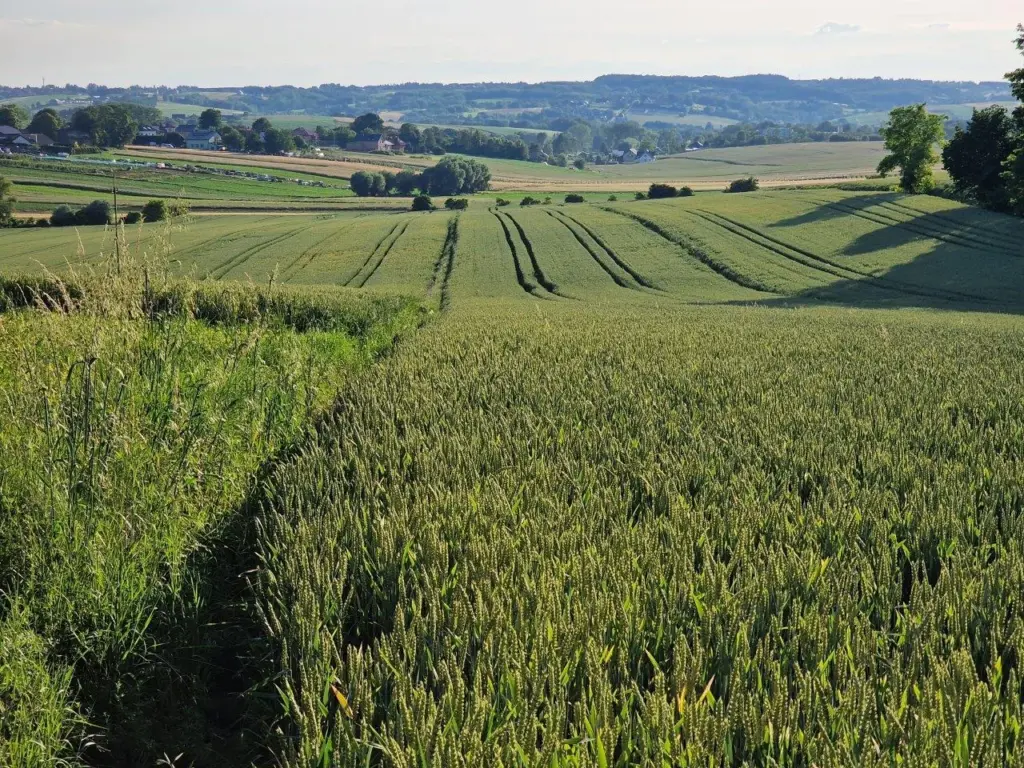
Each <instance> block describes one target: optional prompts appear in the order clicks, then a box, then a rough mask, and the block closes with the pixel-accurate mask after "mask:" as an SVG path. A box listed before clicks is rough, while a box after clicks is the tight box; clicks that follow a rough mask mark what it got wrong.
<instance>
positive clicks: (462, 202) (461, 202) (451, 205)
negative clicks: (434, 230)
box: [444, 197, 469, 211]
mask: <svg viewBox="0 0 1024 768" xmlns="http://www.w3.org/2000/svg"><path fill="white" fill-rule="evenodd" d="M444 207H445V208H447V209H448V210H449V211H464V210H466V209H467V208H469V200H467V199H466V198H464V197H449V198H448V199H447V200H445V201H444Z"/></svg>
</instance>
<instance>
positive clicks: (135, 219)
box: [124, 211, 142, 224]
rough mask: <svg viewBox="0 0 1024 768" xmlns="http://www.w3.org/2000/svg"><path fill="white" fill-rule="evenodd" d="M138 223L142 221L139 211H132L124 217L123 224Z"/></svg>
mask: <svg viewBox="0 0 1024 768" xmlns="http://www.w3.org/2000/svg"><path fill="white" fill-rule="evenodd" d="M140 221H142V212H141V211H132V212H131V213H129V214H128V215H127V216H125V217H124V223H125V224H138V223H139V222H140Z"/></svg>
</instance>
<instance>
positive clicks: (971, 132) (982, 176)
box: [942, 107, 1014, 211]
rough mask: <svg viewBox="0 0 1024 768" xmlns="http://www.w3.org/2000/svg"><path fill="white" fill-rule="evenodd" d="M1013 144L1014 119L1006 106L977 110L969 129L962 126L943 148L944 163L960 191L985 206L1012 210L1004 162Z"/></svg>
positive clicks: (954, 184) (967, 198)
mask: <svg viewBox="0 0 1024 768" xmlns="http://www.w3.org/2000/svg"><path fill="white" fill-rule="evenodd" d="M1013 146H1014V125H1013V120H1012V119H1011V118H1010V115H1009V114H1007V112H1006V110H1005V109H1003V108H1002V107H989V108H987V109H976V110H974V114H973V116H972V117H971V120H970V122H968V123H967V129H966V130H964V129H962V128H959V127H958V128H957V129H956V132H955V133H954V134H953V138H952V139H951V140H950V142H949V143H948V144H947V145H946V146H945V148H944V149H943V150H942V162H943V165H944V166H945V168H946V170H947V171H948V172H949V176H950V178H951V179H952V181H953V188H954V189H955V190H956V192H957V194H958V195H959V196H960V197H961V198H963V199H965V200H970V201H973V202H976V203H978V204H979V205H982V206H984V207H985V208H991V209H992V210H996V211H1006V210H1008V209H1009V207H1010V200H1009V191H1008V189H1007V183H1006V181H1007V180H1006V178H1005V175H1004V164H1005V163H1006V158H1008V157H1009V156H1010V154H1011V153H1012V152H1013Z"/></svg>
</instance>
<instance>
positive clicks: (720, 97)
mask: <svg viewBox="0 0 1024 768" xmlns="http://www.w3.org/2000/svg"><path fill="white" fill-rule="evenodd" d="M33 96H38V97H40V99H43V100H46V99H48V98H52V99H56V100H60V99H61V98H74V97H76V96H77V97H92V98H98V99H106V100H128V101H135V102H138V103H142V104H155V103H156V102H157V101H158V100H159V101H166V102H174V103H179V104H191V105H197V106H202V107H217V108H220V109H232V110H240V111H244V112H251V113H263V114H279V113H289V112H305V113H307V114H322V115H351V114H358V113H360V112H365V111H387V112H392V113H401V114H402V115H404V116H405V118H406V119H410V120H417V121H432V122H441V123H444V122H448V123H456V122H465V121H466V118H469V119H470V121H471V122H479V123H480V124H484V125H502V124H503V125H512V126H521V127H532V126H535V125H538V124H541V123H542V122H543V121H544V120H548V121H550V120H552V119H557V118H574V117H582V118H586V119H614V118H615V117H623V116H626V115H627V114H629V113H630V112H631V111H632V112H641V113H643V112H664V113H672V114H677V115H703V114H706V115H708V116H717V117H721V118H729V119H734V120H773V121H780V122H810V121H815V120H831V119H837V118H842V117H845V116H847V115H848V114H851V113H856V112H877V111H883V110H889V109H891V108H892V107H895V106H899V105H902V104H909V103H918V102H926V103H929V104H940V105H951V104H972V103H987V102H996V101H1009V100H1011V99H1012V96H1011V94H1010V90H1009V86H1008V85H1007V84H1006V83H1005V82H995V81H993V82H981V83H976V82H970V81H963V82H949V81H932V80H910V79H892V80H890V79H884V78H880V77H876V78H850V79H845V78H839V79H824V80H794V79H791V78H788V77H785V76H783V75H771V74H754V75H742V76H738V77H721V76H715V75H702V76H685V75H678V76H664V75H629V74H608V75H602V76H600V77H597V78H595V79H594V80H588V81H551V82H542V83H453V84H440V83H401V84H385V85H370V86H352V85H339V84H336V83H327V84H324V85H319V86H312V87H309V88H302V87H297V86H291V85H281V86H241V87H223V86H222V87H209V86H203V87H200V86H194V85H185V86H176V87H169V86H159V87H156V86H131V87H128V88H108V87H105V86H99V85H89V86H87V87H81V86H74V85H66V86H47V87H45V88H31V87H29V88H13V87H4V86H0V101H2V100H4V99H11V98H19V99H24V98H25V97H33ZM517 110H533V111H534V113H535V114H533V115H532V116H529V117H527V116H525V115H523V114H520V113H519V112H517ZM538 111H542V112H543V113H544V114H543V117H538V115H537V114H536V112H538Z"/></svg>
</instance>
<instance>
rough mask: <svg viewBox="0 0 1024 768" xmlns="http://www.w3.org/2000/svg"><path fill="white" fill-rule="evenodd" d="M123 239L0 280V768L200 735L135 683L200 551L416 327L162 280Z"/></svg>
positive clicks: (326, 302) (169, 673)
mask: <svg viewBox="0 0 1024 768" xmlns="http://www.w3.org/2000/svg"><path fill="white" fill-rule="evenodd" d="M116 237H118V238H119V239H120V243H119V246H118V248H117V255H118V257H119V258H110V259H109V260H107V261H106V263H105V265H104V267H103V268H102V269H101V270H100V271H95V272H93V273H91V274H88V275H72V276H71V277H69V278H67V279H58V278H56V277H52V276H51V277H45V278H40V279H24V280H22V279H7V280H5V281H3V283H2V284H0V311H3V310H6V311H3V312H2V313H0V393H2V394H0V702H2V703H0V715H2V722H0V764H4V765H24V766H29V765H41V764H48V763H52V762H54V761H57V760H66V761H68V762H69V763H72V764H74V763H76V762H81V761H84V762H88V763H94V764H95V763H104V762H119V763H122V764H138V762H140V761H146V762H147V763H148V764H152V763H153V759H154V758H153V754H152V750H154V749H155V747H156V745H158V744H162V743H166V741H168V738H167V736H168V734H166V733H160V732H159V731H160V730H161V728H165V729H166V728H170V729H172V730H173V731H174V733H175V736H176V737H177V738H180V739H185V740H191V739H194V738H195V736H194V735H190V734H188V733H187V732H185V731H184V730H183V729H182V727H181V725H182V724H175V723H169V722H163V723H156V722H153V721H147V720H146V719H145V718H146V716H147V713H146V712H144V711H141V712H140V711H139V707H140V704H139V701H138V689H139V686H140V685H144V684H146V683H147V681H148V682H157V681H160V680H166V679H168V678H173V677H174V676H175V671H174V670H168V669H166V666H167V664H168V663H169V660H170V658H171V657H172V655H173V653H174V649H173V648H168V647H166V646H165V645H162V643H166V642H167V641H168V638H169V637H170V636H171V635H170V634H169V632H170V627H169V625H173V624H174V622H175V621H179V620H183V619H184V618H185V617H193V618H194V617H197V616H200V615H201V614H202V606H200V605H197V604H196V603H197V602H199V601H201V600H204V599H209V595H210V592H209V590H207V589H206V587H205V586H203V585H200V584H199V583H198V582H199V581H201V579H202V578H203V574H202V573H198V572H197V571H196V568H197V567H198V565H197V564H199V563H202V562H204V561H203V558H202V557H199V556H198V555H199V554H200V553H201V551H202V550H203V549H204V548H207V547H210V546H212V542H214V541H215V540H217V538H218V537H219V536H221V534H222V532H223V530H224V529H225V527H226V526H228V525H229V524H230V516H231V513H232V511H233V510H235V509H236V508H238V507H239V505H240V504H241V503H242V501H243V500H244V499H245V497H246V495H247V493H248V492H249V490H250V488H251V487H252V484H253V482H254V477H255V473H256V471H257V469H258V468H259V467H260V465H261V464H262V463H263V462H264V461H265V460H266V459H267V458H268V457H270V456H271V455H273V454H274V453H276V452H278V451H280V450H282V449H283V448H284V447H285V446H288V445H290V444H292V443H294V442H296V441H297V440H299V439H300V438H301V437H302V435H303V434H304V433H305V430H306V429H307V428H308V427H309V425H310V424H311V423H312V421H313V417H314V415H315V414H316V413H318V412H319V411H321V410H323V409H325V408H326V407H327V406H328V405H329V403H330V402H331V400H332V398H333V396H334V393H335V392H336V391H337V389H338V387H339V386H340V385H341V383H342V382H343V380H344V379H345V378H346V377H347V376H348V375H349V374H350V373H351V372H352V371H355V370H357V369H358V368H360V367H361V366H363V365H364V364H365V363H366V362H368V361H369V360H371V359H373V357H374V356H376V355H377V354H379V353H380V352H382V351H384V350H386V349H387V348H389V347H390V346H391V344H392V343H393V341H394V339H395V338H396V337H397V335H399V334H401V333H403V332H404V331H405V330H406V329H407V328H409V327H412V326H413V325H414V324H415V323H416V322H418V320H417V312H416V308H415V306H414V305H413V304H412V303H411V302H409V301H408V300H404V299H401V298H394V297H391V298H375V297H372V296H365V295H364V296H354V295H348V294H347V293H345V292H329V291H305V292H295V291H284V290H281V289H280V288H278V287H275V286H273V285H271V286H267V287H263V288H256V287H255V286H234V287H227V286H214V285H209V284H200V283H196V282H194V281H187V280H184V281H181V280H175V281H172V280H171V279H170V278H168V277H167V270H165V269H163V268H162V262H163V261H164V257H159V258H149V257H148V256H147V255H146V254H141V253H138V252H136V251H134V250H133V249H132V247H131V245H130V242H129V238H128V237H126V236H125V234H124V232H123V230H119V231H118V233H117V235H116ZM157 627H159V628H160V631H156V629H157ZM179 674H180V673H179ZM154 697H155V694H154ZM196 706H197V707H198V706H201V703H199V702H196ZM193 715H194V716H197V715H198V713H195V712H193ZM133 718H135V722H131V721H132V720H133Z"/></svg>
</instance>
